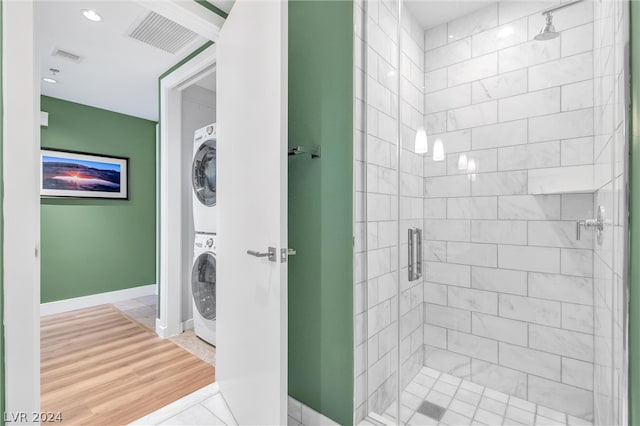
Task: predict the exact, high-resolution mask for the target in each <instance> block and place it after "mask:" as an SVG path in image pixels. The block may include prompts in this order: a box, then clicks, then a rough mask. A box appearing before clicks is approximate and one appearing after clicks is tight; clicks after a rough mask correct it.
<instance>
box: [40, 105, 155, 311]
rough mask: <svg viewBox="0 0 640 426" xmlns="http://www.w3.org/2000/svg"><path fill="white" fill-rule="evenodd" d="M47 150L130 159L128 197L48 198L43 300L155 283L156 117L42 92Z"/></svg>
mask: <svg viewBox="0 0 640 426" xmlns="http://www.w3.org/2000/svg"><path fill="white" fill-rule="evenodd" d="M41 104H42V105H41V110H42V111H47V112H48V113H49V127H46V128H45V127H43V128H42V130H41V144H42V147H43V148H58V149H68V150H74V151H82V152H88V153H95V154H105V155H115V156H120V157H129V200H90V199H42V201H41V218H40V220H41V251H42V259H41V262H42V263H41V301H42V302H43V303H45V302H52V301H56V300H63V299H69V298H73V297H80V296H87V295H91V294H97V293H104V292H108V291H115V290H122V289H126V288H131V287H137V286H143V285H149V284H155V283H156V259H155V256H156V249H155V247H156V212H155V208H156V170H155V168H156V158H155V157H156V146H155V145H156V138H155V123H154V122H152V121H148V120H143V119H140V118H135V117H131V116H127V115H123V114H118V113H115V112H111V111H106V110H102V109H98V108H93V107H88V106H86V105H80V104H76V103H72V102H67V101H63V100H60V99H54V98H50V97H46V96H43V97H42V98H41Z"/></svg>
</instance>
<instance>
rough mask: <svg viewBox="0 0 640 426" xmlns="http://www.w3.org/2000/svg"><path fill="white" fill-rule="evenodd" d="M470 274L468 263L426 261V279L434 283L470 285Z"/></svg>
mask: <svg viewBox="0 0 640 426" xmlns="http://www.w3.org/2000/svg"><path fill="white" fill-rule="evenodd" d="M470 274H471V273H470V267H469V266H468V265H455V264H451V263H441V262H426V271H425V279H426V280H427V281H430V282H433V283H439V284H448V285H454V286H461V287H470V286H471V277H470Z"/></svg>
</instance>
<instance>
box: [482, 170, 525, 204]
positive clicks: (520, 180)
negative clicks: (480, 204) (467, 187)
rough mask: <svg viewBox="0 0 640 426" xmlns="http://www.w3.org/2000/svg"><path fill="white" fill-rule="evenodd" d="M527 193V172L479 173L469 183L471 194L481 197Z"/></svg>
mask: <svg viewBox="0 0 640 426" xmlns="http://www.w3.org/2000/svg"><path fill="white" fill-rule="evenodd" d="M526 192H527V172H526V171H524V170H523V171H514V172H497V173H480V174H478V175H477V176H476V179H475V180H472V182H471V194H472V195H473V196H474V197H475V196H482V195H518V194H526Z"/></svg>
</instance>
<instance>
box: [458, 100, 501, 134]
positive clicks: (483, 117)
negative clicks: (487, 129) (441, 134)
mask: <svg viewBox="0 0 640 426" xmlns="http://www.w3.org/2000/svg"><path fill="white" fill-rule="evenodd" d="M497 121H498V103H497V102H496V101H492V102H484V103H481V104H476V105H470V106H467V107H463V108H456V109H452V110H449V111H447V131H454V130H460V129H468V128H474V127H478V126H484V125H487V124H493V123H496V122H497Z"/></svg>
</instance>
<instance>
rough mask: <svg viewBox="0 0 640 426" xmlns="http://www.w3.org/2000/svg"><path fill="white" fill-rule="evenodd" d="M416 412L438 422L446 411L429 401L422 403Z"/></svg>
mask: <svg viewBox="0 0 640 426" xmlns="http://www.w3.org/2000/svg"><path fill="white" fill-rule="evenodd" d="M416 411H417V412H418V413H420V414H423V415H425V416H427V417H430V418H432V419H434V420H440V419H441V418H442V416H444V413H445V411H447V409H446V408H444V407H441V406H439V405H436V404H434V403H432V402H429V401H422V404H420V407H418V409H417V410H416Z"/></svg>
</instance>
